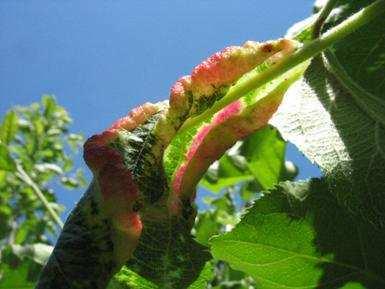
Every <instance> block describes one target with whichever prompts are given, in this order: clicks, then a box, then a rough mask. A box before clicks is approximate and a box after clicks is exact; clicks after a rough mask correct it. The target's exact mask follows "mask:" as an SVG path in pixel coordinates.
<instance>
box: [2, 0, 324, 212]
mask: <svg viewBox="0 0 385 289" xmlns="http://www.w3.org/2000/svg"><path fill="white" fill-rule="evenodd" d="M312 4H313V1H309V0H294V1H287V0H270V1H257V0H254V1H251V0H242V1H235V0H233V1H230V0H227V1H224V0H222V1H214V0H212V1H209V0H206V1H202V0H194V1H187V0H167V1H137V0H135V1H133V0H131V1H117V0H105V1H100V0H99V1H96V0H92V1H85V0H82V1H69V0H68V1H59V0H57V1H53V0H51V1H39V0H36V1H21V0H1V1H0V115H3V114H4V112H5V111H6V110H7V109H9V108H10V107H11V106H13V105H16V104H21V105H26V104H29V103H31V102H33V101H37V100H39V99H40V96H41V95H42V94H46V93H48V94H54V95H56V98H57V100H58V102H59V103H60V104H61V105H63V106H65V107H66V108H67V110H68V111H69V112H70V114H71V116H72V118H73V119H74V123H73V126H72V129H73V131H74V132H82V133H83V134H84V135H85V136H86V137H88V136H90V135H92V134H94V133H96V132H99V131H101V130H102V129H104V128H105V127H107V126H108V125H109V124H110V123H111V122H113V121H114V120H115V119H117V118H118V117H121V116H123V115H125V114H126V113H127V111H128V110H130V109H131V108H133V107H135V106H137V105H139V104H141V103H143V102H145V101H150V102H156V101H159V100H163V99H166V98H167V97H168V93H169V87H170V86H171V84H172V83H173V82H174V81H175V80H176V79H178V78H179V77H180V76H182V75H185V74H189V72H190V70H191V69H192V68H193V67H194V66H195V65H196V64H198V63H199V62H200V61H202V60H203V59H204V58H206V57H207V56H209V55H210V54H212V53H213V52H216V51H217V50H220V49H221V48H223V47H225V46H229V45H237V44H242V43H243V42H244V41H246V40H257V41H264V40H268V39H274V38H278V37H280V36H282V35H284V34H285V31H286V29H287V28H288V27H289V26H290V25H291V24H293V23H295V22H297V21H299V20H301V19H303V18H306V17H307V16H309V15H310V13H311V9H312ZM288 158H289V159H291V160H294V161H295V162H296V163H297V164H299V165H300V168H301V175H300V177H301V178H306V177H309V176H313V175H318V174H319V171H318V169H317V168H315V167H313V166H311V165H310V164H309V162H308V161H306V160H305V159H304V158H303V157H302V156H301V155H300V154H299V153H298V152H296V150H295V149H293V147H289V153H288ZM77 163H78V164H79V165H81V166H84V165H83V163H82V161H81V159H80V156H79V158H78V162H77ZM88 176H89V174H88ZM80 195H81V192H80V191H76V192H64V191H59V192H58V196H59V200H60V201H61V202H63V203H64V204H65V205H66V206H67V207H68V208H70V207H72V206H73V205H74V203H75V202H76V201H77V200H78V199H79V197H80Z"/></svg>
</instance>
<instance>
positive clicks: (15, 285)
mask: <svg viewBox="0 0 385 289" xmlns="http://www.w3.org/2000/svg"><path fill="white" fill-rule="evenodd" d="M29 272H30V271H29V263H28V262H23V263H22V264H21V265H20V266H18V267H16V268H12V267H10V266H6V267H5V269H2V270H1V271H0V276H1V277H0V289H33V288H35V282H36V278H34V279H30V278H29Z"/></svg>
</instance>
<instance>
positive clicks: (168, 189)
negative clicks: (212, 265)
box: [37, 39, 307, 289]
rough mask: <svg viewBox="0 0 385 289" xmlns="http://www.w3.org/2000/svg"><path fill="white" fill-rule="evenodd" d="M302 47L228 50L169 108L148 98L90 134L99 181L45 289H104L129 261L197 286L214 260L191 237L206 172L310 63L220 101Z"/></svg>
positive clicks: (145, 271)
mask: <svg viewBox="0 0 385 289" xmlns="http://www.w3.org/2000/svg"><path fill="white" fill-rule="evenodd" d="M295 47H296V42H293V41H290V40H286V39H280V40H277V41H271V42H269V43H265V44H258V43H254V42H248V43H246V44H245V45H244V46H243V47H231V48H228V49H225V50H223V51H222V52H220V53H218V54H216V55H214V56H212V57H211V58H209V59H207V60H206V61H205V62H203V64H201V65H198V66H197V67H196V68H195V69H194V70H193V73H192V75H191V77H185V78H182V79H181V80H179V81H178V82H177V83H176V84H175V85H174V87H173V88H172V89H171V91H172V92H171V97H170V105H169V106H167V105H166V104H165V103H157V104H149V103H146V104H144V105H142V106H140V107H138V108H136V109H134V110H133V111H132V112H130V113H129V115H127V116H126V117H123V118H122V119H119V120H118V121H117V122H115V123H114V124H113V125H112V126H111V127H110V128H109V129H107V130H106V131H104V132H103V133H101V134H99V135H95V136H93V137H91V138H90V139H88V140H87V142H86V143H85V145H84V157H85V161H86V163H87V165H88V166H89V167H90V169H91V170H92V172H93V174H94V180H93V182H92V184H91V186H90V188H89V190H88V191H87V193H86V195H85V196H84V197H83V199H82V201H81V202H79V204H78V205H77V207H76V208H75V209H74V211H73V213H72V214H71V216H70V218H69V220H68V221H67V223H66V225H65V226H64V229H63V231H62V233H61V236H60V238H59V240H58V243H57V245H56V246H55V249H54V253H53V255H52V256H53V257H51V258H50V260H49V262H48V264H47V266H46V267H45V269H44V272H43V273H42V276H41V278H40V281H39V284H38V286H37V288H38V289H46V288H51V287H55V288H57V289H59V288H58V287H57V286H58V284H61V286H62V288H66V287H63V286H68V284H67V283H68V281H67V280H71V284H74V285H73V286H77V287H85V288H89V287H92V288H97V289H99V288H104V287H105V286H106V285H107V284H108V282H109V280H110V279H111V278H112V275H113V274H114V273H115V272H117V271H118V270H119V269H120V268H121V267H122V266H126V268H128V269H130V270H131V271H133V272H135V273H136V274H139V275H140V276H141V277H143V278H145V279H146V280H148V281H150V282H152V283H154V284H156V285H157V286H159V287H160V288H173V289H179V288H186V287H187V288H188V286H190V285H191V284H193V283H194V282H195V281H196V280H197V278H198V277H199V275H200V272H201V271H202V270H203V268H204V266H205V263H206V262H207V261H208V260H209V259H211V255H210V254H209V252H208V250H207V248H206V247H204V246H202V245H201V244H199V243H197V242H196V241H195V240H194V239H193V236H192V235H191V229H192V226H193V224H194V218H195V215H196V208H195V206H194V204H193V201H194V197H195V194H194V191H195V187H196V184H197V182H198V181H199V178H200V177H201V176H202V175H203V173H204V171H205V170H206V169H207V167H208V166H209V165H210V164H211V163H212V162H213V161H214V160H216V159H217V158H219V157H220V156H221V155H222V154H223V153H224V152H225V151H226V150H227V149H228V148H229V147H230V146H231V145H232V144H233V143H235V142H236V141H238V140H239V139H240V138H243V137H245V136H247V135H248V134H250V133H252V132H254V131H255V130H257V129H259V128H261V127H263V126H264V125H265V124H266V122H267V120H268V119H269V118H270V117H271V115H272V114H273V113H274V111H275V109H276V108H277V106H278V104H279V103H280V101H281V98H282V96H283V93H284V92H285V91H286V90H287V88H288V87H289V86H290V84H291V83H292V82H293V81H295V80H296V79H298V77H299V76H300V75H301V74H302V72H303V71H304V68H305V67H306V65H307V64H304V65H300V66H298V67H295V68H294V69H292V70H290V71H288V72H286V73H284V74H283V75H281V76H280V77H278V78H276V79H274V80H272V81H270V82H269V83H267V84H266V85H263V86H261V87H259V88H258V89H256V90H254V91H252V92H251V93H249V94H247V95H245V96H243V97H242V98H241V99H240V100H235V101H234V102H233V103H230V104H228V105H225V104H223V103H222V105H223V106H224V107H223V109H216V107H215V106H216V105H218V103H219V102H220V101H221V100H220V99H221V98H222V97H224V99H225V98H226V97H227V96H228V95H227V94H226V93H227V92H228V91H231V90H232V89H237V80H238V79H239V78H240V77H241V76H242V75H243V74H244V73H246V72H248V71H250V70H252V69H253V68H255V69H256V70H255V71H253V74H257V73H263V71H264V69H266V67H270V66H271V65H272V63H276V62H277V61H279V60H280V59H281V58H283V57H285V56H287V55H288V54H291V53H292V52H293V51H294V49H295ZM270 56H271V57H272V58H271V59H270ZM266 59H268V61H267V62H264V60H266ZM237 63H238V64H239V65H236V64H237ZM259 64H261V65H260V66H258V65H259ZM212 76H213V77H212ZM247 77H248V76H247V75H246V76H243V77H242V78H241V79H239V81H245V79H246V78H247ZM233 83H235V85H234V86H232V84H233ZM226 101H227V100H226V99H225V102H224V103H226ZM214 103H215V104H214ZM220 105H221V104H220ZM195 117H197V118H195ZM196 120H198V121H196ZM182 125H183V127H181V126H182ZM60 152H62V149H60ZM233 163H234V165H239V164H240V163H239V160H237V159H233ZM228 219H230V218H228ZM233 219H234V218H233ZM80 248H81V250H80ZM89 263H90V264H89Z"/></svg>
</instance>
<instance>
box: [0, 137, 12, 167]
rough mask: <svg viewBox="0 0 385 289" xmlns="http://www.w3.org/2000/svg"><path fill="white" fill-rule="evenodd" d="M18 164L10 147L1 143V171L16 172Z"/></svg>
mask: <svg viewBox="0 0 385 289" xmlns="http://www.w3.org/2000/svg"><path fill="white" fill-rule="evenodd" d="M15 169H16V164H15V162H14V160H13V159H12V157H11V155H10V153H9V150H8V147H7V146H6V145H5V144H3V143H1V142H0V170H4V171H14V170H15Z"/></svg>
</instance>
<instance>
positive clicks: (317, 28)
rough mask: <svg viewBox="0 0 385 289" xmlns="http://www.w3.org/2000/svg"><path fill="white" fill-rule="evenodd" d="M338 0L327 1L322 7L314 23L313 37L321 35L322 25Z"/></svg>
mask: <svg viewBox="0 0 385 289" xmlns="http://www.w3.org/2000/svg"><path fill="white" fill-rule="evenodd" d="M337 2H338V0H329V1H328V2H327V3H326V5H324V6H323V7H322V9H321V11H320V12H319V14H318V17H317V19H316V21H315V22H314V24H313V29H312V30H313V31H312V39H316V38H318V37H319V35H320V33H321V29H322V26H323V24H324V22H325V20H326V18H328V16H329V14H330V12H331V11H332V10H333V8H334V6H335V5H336V3H337Z"/></svg>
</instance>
